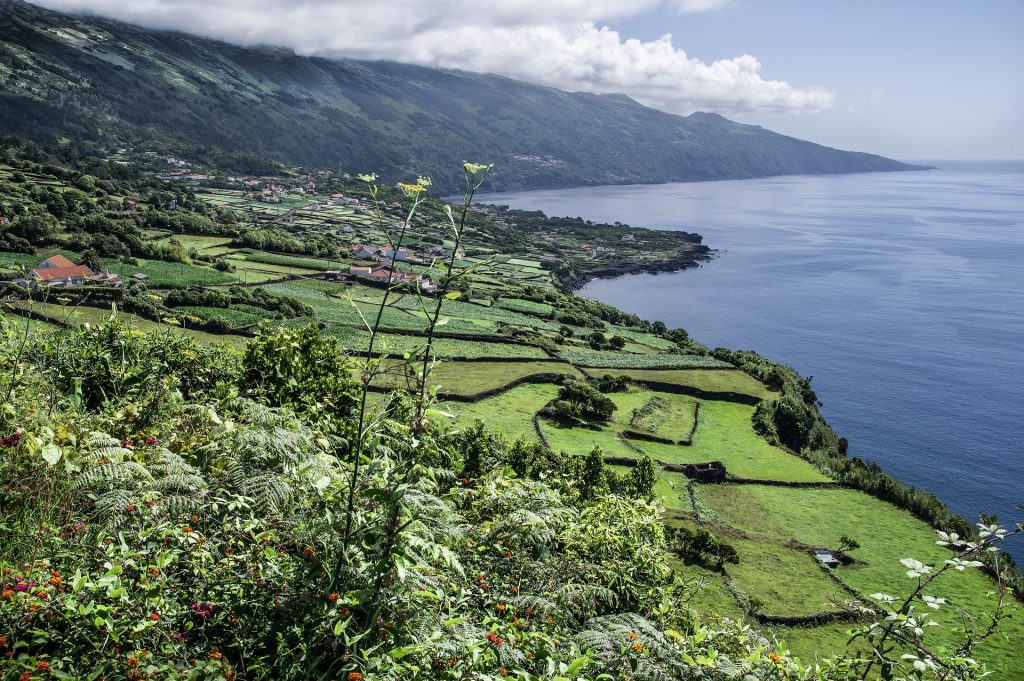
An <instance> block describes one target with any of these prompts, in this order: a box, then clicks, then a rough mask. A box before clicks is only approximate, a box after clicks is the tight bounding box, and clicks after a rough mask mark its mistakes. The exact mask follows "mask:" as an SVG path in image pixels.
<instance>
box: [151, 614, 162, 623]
mask: <svg viewBox="0 0 1024 681" xmlns="http://www.w3.org/2000/svg"><path fill="white" fill-rule="evenodd" d="M149 619H151V620H152V621H154V622H159V621H160V615H158V614H156V613H155V612H153V613H150V615H149Z"/></svg>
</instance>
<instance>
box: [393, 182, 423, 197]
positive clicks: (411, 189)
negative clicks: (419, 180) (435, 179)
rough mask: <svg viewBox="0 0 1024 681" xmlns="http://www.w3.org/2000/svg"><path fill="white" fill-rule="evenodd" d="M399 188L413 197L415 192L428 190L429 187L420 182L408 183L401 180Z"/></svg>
mask: <svg viewBox="0 0 1024 681" xmlns="http://www.w3.org/2000/svg"><path fill="white" fill-rule="evenodd" d="M398 188H399V189H401V190H402V191H403V192H405V195H406V196H408V197H410V198H412V196H413V195H414V194H419V193H420V192H425V191H427V188H426V187H424V186H423V185H419V184H408V183H406V182H399V183H398Z"/></svg>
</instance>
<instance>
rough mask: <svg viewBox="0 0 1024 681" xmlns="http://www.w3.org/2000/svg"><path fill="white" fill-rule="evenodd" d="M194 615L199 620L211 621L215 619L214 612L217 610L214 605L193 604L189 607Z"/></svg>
mask: <svg viewBox="0 0 1024 681" xmlns="http://www.w3.org/2000/svg"><path fill="white" fill-rule="evenodd" d="M189 608H190V609H191V610H192V614H194V615H195V616H196V617H198V618H199V619H203V620H205V619H210V618H211V617H213V611H214V610H215V609H216V606H214V604H213V603H193V604H192V605H190V606H189Z"/></svg>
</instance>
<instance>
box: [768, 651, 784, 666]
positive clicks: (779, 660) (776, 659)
mask: <svg viewBox="0 0 1024 681" xmlns="http://www.w3.org/2000/svg"><path fill="white" fill-rule="evenodd" d="M768 657H770V658H771V660H772V662H775V663H776V664H782V658H781V657H779V656H778V655H776V654H775V653H768Z"/></svg>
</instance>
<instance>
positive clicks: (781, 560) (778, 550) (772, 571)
mask: <svg viewBox="0 0 1024 681" xmlns="http://www.w3.org/2000/svg"><path fill="white" fill-rule="evenodd" d="M719 538H720V539H722V540H723V541H725V542H726V543H728V544H731V545H732V546H733V547H734V548H735V549H736V552H737V553H738V554H739V557H740V562H739V564H738V565H728V566H726V570H727V571H728V573H729V576H730V577H732V579H733V582H734V583H735V584H736V586H738V587H739V588H740V589H741V590H742V591H743V592H744V593H745V594H746V595H747V596H748V597H749V598H752V599H753V598H756V599H757V600H758V601H759V602H760V603H762V607H761V612H763V613H764V614H766V615H774V616H781V617H798V616H801V615H813V614H815V613H819V612H835V611H837V610H840V609H842V606H843V604H844V603H845V602H846V601H848V600H850V596H849V594H847V593H846V592H845V591H843V590H842V588H841V587H840V586H839V585H838V584H836V583H835V582H834V581H833V580H832V579H830V578H829V576H828V575H826V574H825V573H824V571H823V570H822V568H820V567H818V565H817V562H818V561H817V560H815V558H814V557H813V556H811V555H810V554H809V553H808V552H807V551H801V550H799V549H793V548H790V547H788V546H784V545H782V544H776V543H773V542H767V541H754V540H750V539H741V538H737V537H730V536H728V535H719Z"/></svg>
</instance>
